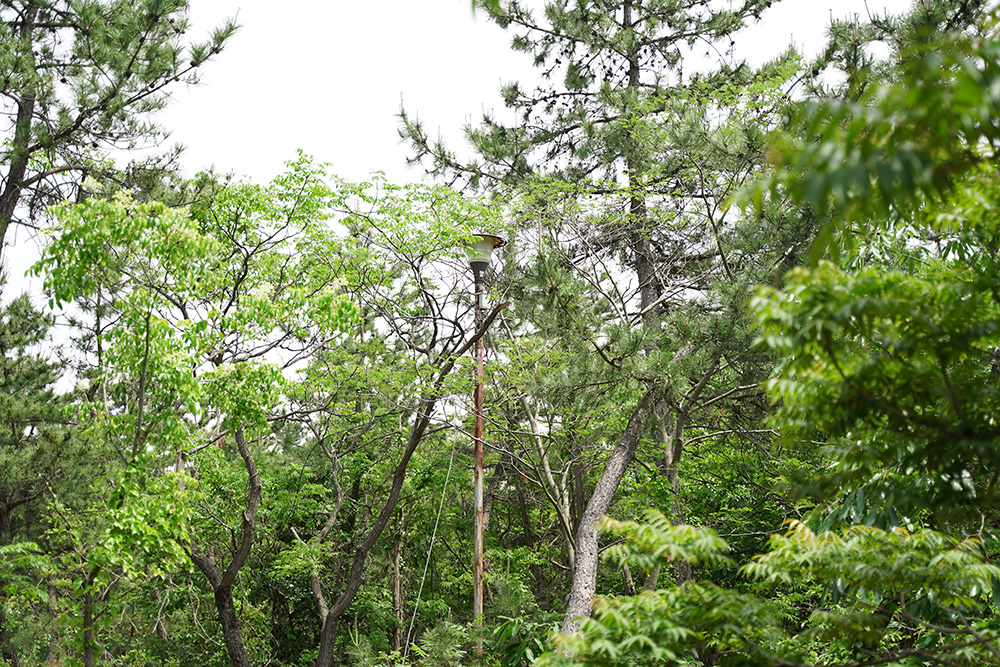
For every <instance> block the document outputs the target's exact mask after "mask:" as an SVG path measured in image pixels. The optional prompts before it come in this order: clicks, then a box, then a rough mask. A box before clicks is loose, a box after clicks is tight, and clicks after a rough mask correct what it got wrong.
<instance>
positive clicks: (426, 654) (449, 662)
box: [413, 621, 469, 667]
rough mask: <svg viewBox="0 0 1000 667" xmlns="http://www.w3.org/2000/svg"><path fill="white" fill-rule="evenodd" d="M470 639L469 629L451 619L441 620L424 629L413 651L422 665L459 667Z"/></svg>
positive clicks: (424, 666) (423, 666) (426, 666)
mask: <svg viewBox="0 0 1000 667" xmlns="http://www.w3.org/2000/svg"><path fill="white" fill-rule="evenodd" d="M468 639H469V635H468V630H467V629H466V628H464V627H462V626H461V625H457V624H455V623H452V622H450V621H440V622H439V623H438V624H437V625H435V626H434V627H432V628H429V629H427V630H425V631H424V633H423V634H422V635H421V636H420V640H419V641H418V642H417V645H416V646H414V647H413V653H414V654H416V655H417V656H418V657H419V658H420V664H421V666H422V667H457V666H458V665H460V664H461V662H462V658H464V657H465V649H464V648H463V647H464V645H465V644H466V642H467V641H468Z"/></svg>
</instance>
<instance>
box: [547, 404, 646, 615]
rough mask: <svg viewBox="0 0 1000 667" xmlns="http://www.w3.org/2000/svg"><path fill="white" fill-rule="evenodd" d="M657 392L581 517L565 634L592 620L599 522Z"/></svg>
mask: <svg viewBox="0 0 1000 667" xmlns="http://www.w3.org/2000/svg"><path fill="white" fill-rule="evenodd" d="M654 391H655V390H653V389H650V390H648V391H647V392H646V394H645V396H643V397H642V400H641V401H639V405H637V406H636V408H635V410H633V411H632V416H631V417H629V420H628V424H627V425H626V426H625V430H624V432H622V436H621V439H619V441H618V445H617V446H616V447H615V449H614V451H613V452H612V453H611V457H610V458H609V459H608V462H607V464H606V465H605V467H604V472H602V473H601V478H600V479H599V480H598V481H597V486H596V487H595V488H594V492H593V493H592V494H591V496H590V500H589V501H588V502H587V507H586V509H585V510H584V511H583V516H582V517H580V528H579V530H577V533H576V567H575V568H573V583H572V586H571V588H570V592H569V601H568V604H567V607H566V617H565V619H564V620H563V626H562V631H563V633H565V634H573V633H575V632H576V631H577V630H579V629H580V623H581V621H582V619H584V618H586V617H587V616H590V603H591V602H592V601H593V599H594V595H595V594H596V592H597V559H598V554H599V551H598V543H599V540H598V535H597V520H598V519H599V518H600V517H601V516H602V515H604V514H606V513H607V511H608V508H609V507H611V501H612V500H614V497H615V492H616V491H617V490H618V485H619V484H620V483H621V481H622V477H623V476H624V475H625V470H626V468H628V464H629V463H631V462H632V459H633V458H635V450H636V447H637V446H638V444H639V440H640V439H641V438H642V434H643V431H644V430H645V427H646V423H647V422H648V421H649V417H650V415H651V414H652V406H653V403H654V400H655V397H654V395H653V392H654Z"/></svg>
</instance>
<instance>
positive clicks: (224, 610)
mask: <svg viewBox="0 0 1000 667" xmlns="http://www.w3.org/2000/svg"><path fill="white" fill-rule="evenodd" d="M213 592H214V593H215V609H216V611H218V612H219V623H220V624H221V625H222V640H223V641H224V642H225V643H226V653H228V654H229V664H230V665H231V666H232V667H250V656H249V655H247V649H246V647H245V646H244V645H243V633H242V631H241V630H240V619H239V617H238V616H237V615H236V605H235V604H234V603H233V589H232V588H231V587H230V586H222V587H219V588H217V589H215V590H214V591H213Z"/></svg>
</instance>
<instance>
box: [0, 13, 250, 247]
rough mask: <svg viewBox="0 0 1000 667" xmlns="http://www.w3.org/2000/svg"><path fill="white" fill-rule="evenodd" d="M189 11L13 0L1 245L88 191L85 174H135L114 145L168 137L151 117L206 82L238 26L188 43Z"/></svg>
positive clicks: (0, 65)
mask: <svg viewBox="0 0 1000 667" xmlns="http://www.w3.org/2000/svg"><path fill="white" fill-rule="evenodd" d="M187 11H188V2H187V1H186V0H142V1H141V2H131V1H126V0H81V1H71V0H13V1H12V2H5V3H3V5H2V7H0V54H2V55H0V93H2V94H3V98H4V99H5V100H6V101H5V102H4V112H5V113H7V114H8V115H10V116H11V117H13V119H14V120H13V123H12V124H11V127H10V129H9V130H5V131H4V135H3V137H4V142H3V148H2V149H0V176H2V178H0V244H2V243H3V241H4V240H5V239H6V238H7V237H8V231H9V229H10V227H11V225H12V224H21V225H24V226H27V227H29V228H37V227H38V226H39V225H40V224H41V223H40V222H39V220H38V216H39V214H40V212H41V211H43V210H44V208H45V207H46V206H48V205H49V204H52V203H54V202H56V201H61V200H63V199H66V198H74V197H78V196H79V195H80V194H81V191H80V188H81V187H82V186H81V183H82V181H83V176H84V175H85V174H96V175H98V176H101V175H107V176H110V177H113V178H114V180H116V181H119V182H121V181H122V179H126V181H127V179H128V178H129V176H128V172H129V171H130V170H126V172H123V173H121V172H115V170H114V168H113V166H112V165H111V164H110V163H109V161H108V160H107V151H109V150H111V149H116V148H136V147H142V146H146V145H150V144H155V143H156V142H157V141H158V140H159V139H161V138H162V137H163V134H162V132H161V131H160V130H159V128H157V126H156V125H155V124H154V123H153V121H152V119H151V116H152V114H153V113H154V112H155V111H157V110H158V109H160V108H162V107H163V105H164V104H165V103H166V100H167V95H168V91H169V90H170V88H171V86H173V85H174V84H176V83H178V82H183V83H188V84H191V83H195V82H197V80H198V73H199V70H200V68H201V66H202V65H203V64H204V63H205V62H206V61H207V60H208V59H209V58H211V57H212V56H214V55H216V54H218V53H219V52H220V51H221V49H222V48H223V46H224V44H225V42H226V40H227V39H228V38H229V37H230V36H231V35H232V34H233V32H234V31H235V30H236V26H235V24H234V23H232V22H227V23H225V24H224V25H222V26H220V27H219V28H218V29H216V30H215V32H214V33H213V34H212V35H211V37H210V38H209V39H208V40H206V41H205V42H203V43H191V44H185V43H184V37H183V36H184V34H185V33H186V31H187V29H188V21H187ZM167 159H168V160H169V156H167ZM160 162H162V161H160ZM162 166H163V165H162V164H158V161H157V160H154V161H153V162H152V163H148V164H146V165H145V167H143V166H142V165H135V166H134V167H133V168H131V171H132V172H133V173H136V172H142V171H143V169H144V168H162Z"/></svg>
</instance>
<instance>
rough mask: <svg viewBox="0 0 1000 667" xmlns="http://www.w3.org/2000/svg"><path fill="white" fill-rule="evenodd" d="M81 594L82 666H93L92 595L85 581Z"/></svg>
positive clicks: (88, 583)
mask: <svg viewBox="0 0 1000 667" xmlns="http://www.w3.org/2000/svg"><path fill="white" fill-rule="evenodd" d="M87 589H88V590H87V592H86V593H84V595H83V667H94V596H93V594H92V593H91V592H90V590H89V589H90V582H87Z"/></svg>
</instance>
